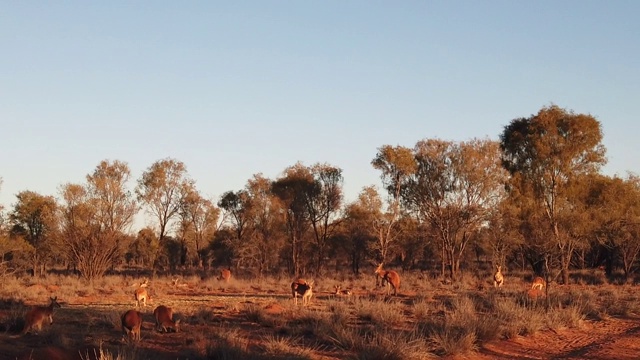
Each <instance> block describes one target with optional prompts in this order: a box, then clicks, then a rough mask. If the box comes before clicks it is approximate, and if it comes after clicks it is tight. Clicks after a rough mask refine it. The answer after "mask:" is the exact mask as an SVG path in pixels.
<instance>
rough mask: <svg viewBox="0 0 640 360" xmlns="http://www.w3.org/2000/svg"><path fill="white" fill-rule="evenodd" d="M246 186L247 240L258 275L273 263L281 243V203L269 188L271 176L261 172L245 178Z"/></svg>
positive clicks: (271, 266)
mask: <svg viewBox="0 0 640 360" xmlns="http://www.w3.org/2000/svg"><path fill="white" fill-rule="evenodd" d="M245 190H246V192H247V194H248V195H249V198H250V199H251V207H250V212H249V227H251V229H252V231H251V232H250V235H249V236H250V243H251V244H253V246H254V248H255V250H256V261H257V263H256V265H257V267H258V273H259V274H260V275H262V274H263V272H265V271H268V270H270V269H272V268H273V267H275V266H276V264H277V259H278V254H279V253H280V251H281V250H282V247H283V237H282V236H281V235H280V233H281V231H280V229H281V228H282V227H283V221H282V217H281V216H279V215H280V214H281V212H282V211H283V209H282V207H281V203H280V202H279V201H278V199H277V198H276V196H275V195H274V194H273V193H272V192H271V180H269V179H268V178H266V177H264V176H262V175H261V174H256V175H254V176H253V177H252V178H251V179H249V180H248V181H247V185H246V186H245Z"/></svg>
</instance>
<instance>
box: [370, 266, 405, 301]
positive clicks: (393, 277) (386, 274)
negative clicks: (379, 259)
mask: <svg viewBox="0 0 640 360" xmlns="http://www.w3.org/2000/svg"><path fill="white" fill-rule="evenodd" d="M375 274H376V276H379V277H381V278H382V284H383V285H384V283H385V282H386V283H387V296H388V295H389V293H390V292H391V287H393V296H396V295H398V288H399V287H400V275H398V273H397V272H395V271H393V270H389V271H387V270H384V269H383V268H382V263H380V264H379V265H378V267H377V268H376V271H375Z"/></svg>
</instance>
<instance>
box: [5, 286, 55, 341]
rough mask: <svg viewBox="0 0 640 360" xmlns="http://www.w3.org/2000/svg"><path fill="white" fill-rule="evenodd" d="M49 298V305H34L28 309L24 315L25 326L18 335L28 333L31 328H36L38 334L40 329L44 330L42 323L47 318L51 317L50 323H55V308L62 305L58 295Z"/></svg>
mask: <svg viewBox="0 0 640 360" xmlns="http://www.w3.org/2000/svg"><path fill="white" fill-rule="evenodd" d="M49 299H50V300H51V302H50V303H49V306H34V307H33V308H31V310H29V311H27V314H26V315H25V317H24V328H23V329H22V332H21V333H20V334H19V335H17V336H22V335H26V334H27V333H28V332H29V331H31V330H34V332H35V333H36V334H37V333H38V331H40V330H42V323H44V321H45V320H46V319H49V325H51V324H53V309H55V308H59V307H61V306H60V304H59V303H58V297H57V296H56V297H50V298H49ZM17 336H15V337H17Z"/></svg>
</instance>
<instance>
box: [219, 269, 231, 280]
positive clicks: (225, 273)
mask: <svg viewBox="0 0 640 360" xmlns="http://www.w3.org/2000/svg"><path fill="white" fill-rule="evenodd" d="M229 279H231V269H229V268H227V269H222V271H220V277H218V280H221V281H225V282H229Z"/></svg>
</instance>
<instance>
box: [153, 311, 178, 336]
mask: <svg viewBox="0 0 640 360" xmlns="http://www.w3.org/2000/svg"><path fill="white" fill-rule="evenodd" d="M153 316H154V317H155V318H156V329H157V330H159V331H160V332H169V329H173V331H175V332H179V331H180V319H178V320H177V321H173V310H172V309H171V308H170V307H166V306H164V305H160V306H158V307H157V308H156V309H155V310H153Z"/></svg>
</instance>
